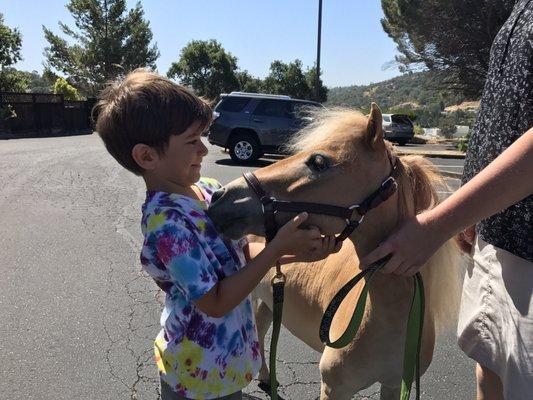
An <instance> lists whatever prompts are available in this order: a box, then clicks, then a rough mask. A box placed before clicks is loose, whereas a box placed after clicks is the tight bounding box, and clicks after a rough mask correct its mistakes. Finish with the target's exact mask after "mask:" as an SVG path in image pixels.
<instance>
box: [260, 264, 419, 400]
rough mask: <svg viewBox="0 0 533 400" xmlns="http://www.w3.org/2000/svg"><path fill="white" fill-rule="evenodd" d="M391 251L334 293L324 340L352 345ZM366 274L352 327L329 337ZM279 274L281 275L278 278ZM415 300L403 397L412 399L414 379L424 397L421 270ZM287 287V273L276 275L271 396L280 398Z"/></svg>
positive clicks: (322, 331)
mask: <svg viewBox="0 0 533 400" xmlns="http://www.w3.org/2000/svg"><path fill="white" fill-rule="evenodd" d="M390 257H391V256H390V255H389V256H387V257H385V258H383V259H381V260H379V261H377V262H376V263H374V264H372V265H371V266H370V267H369V268H368V269H366V270H364V271H361V272H360V273H359V274H357V275H356V276H355V277H354V278H352V279H351V280H350V281H348V283H346V284H345V285H344V286H343V287H342V288H341V289H340V290H339V292H338V293H337V294H336V295H335V296H334V297H333V299H332V300H331V302H330V304H329V305H328V307H327V308H326V312H325V313H324V316H323V317H322V321H321V323H320V333H319V334H320V340H321V341H322V343H324V344H325V345H326V346H329V347H332V348H335V349H340V348H342V347H345V346H346V345H348V344H349V343H350V342H351V341H352V340H353V339H354V337H355V335H356V334H357V331H358V330H359V326H360V325H361V321H362V320H363V315H364V312H365V306H366V299H367V297H368V290H369V288H370V284H371V282H372V278H373V277H374V274H375V273H376V272H377V271H379V270H380V269H381V268H383V266H384V265H385V264H386V263H387V261H388V260H389V259H390ZM364 277H366V278H367V279H366V282H365V285H364V286H363V289H362V291H361V294H360V295H359V299H358V300H357V305H356V307H355V310H354V313H353V315H352V318H351V320H350V323H349V324H348V327H347V328H346V330H345V331H344V333H343V334H342V335H341V336H340V337H339V338H338V339H337V340H335V341H334V342H332V341H331V340H330V338H329V331H330V328H331V322H332V321H333V317H334V316H335V313H336V312H337V310H338V308H339V307H340V305H341V304H342V302H343V300H344V298H345V297H346V296H347V295H348V293H349V292H350V291H351V290H352V289H353V287H354V286H355V285H356V284H357V283H358V282H359V281H360V280H361V279H363V278H364ZM275 278H278V279H275ZM413 286H414V293H413V300H412V302H411V308H410V310H409V319H408V322H407V332H406V338H405V351H404V358H403V373H402V384H401V394H400V400H409V396H410V394H411V386H412V384H413V380H415V386H416V399H417V400H418V399H420V346H421V340H422V328H423V326H424V307H425V299H424V284H423V281H422V276H421V275H420V273H417V274H416V275H415V276H414V277H413ZM284 288H285V277H284V276H283V274H281V273H280V275H279V276H278V275H276V276H275V277H274V278H273V279H272V292H273V310H272V312H273V327H272V339H271V341H270V358H269V367H270V397H271V399H272V400H278V390H277V389H278V383H277V380H276V349H277V344H278V339H279V333H280V328H281V320H282V316H283V295H284Z"/></svg>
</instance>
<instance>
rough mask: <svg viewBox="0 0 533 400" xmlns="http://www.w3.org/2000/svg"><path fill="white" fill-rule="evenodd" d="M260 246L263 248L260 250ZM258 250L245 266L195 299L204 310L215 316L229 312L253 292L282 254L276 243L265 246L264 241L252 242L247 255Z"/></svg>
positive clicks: (218, 316)
mask: <svg viewBox="0 0 533 400" xmlns="http://www.w3.org/2000/svg"><path fill="white" fill-rule="evenodd" d="M250 245H251V246H250ZM256 245H257V246H256ZM260 247H263V248H262V249H261V250H260ZM256 251H259V253H257V255H256V256H255V257H254V258H253V259H251V260H250V261H248V263H247V264H246V266H245V267H244V268H242V269H241V270H239V271H238V272H236V273H235V274H233V275H230V276H228V277H226V278H224V279H222V280H221V281H219V282H218V283H217V284H216V285H215V286H214V287H213V288H212V289H211V290H210V291H209V292H207V293H206V294H205V295H204V296H202V297H201V298H199V299H198V300H196V301H195V303H196V306H197V307H198V308H199V309H200V310H201V311H202V312H204V313H206V314H207V315H209V316H211V317H215V318H220V317H223V316H224V315H226V314H228V313H229V312H230V311H231V310H233V309H234V308H235V307H237V305H239V303H241V302H242V301H243V300H244V299H245V298H246V296H248V294H250V293H251V292H252V290H253V289H254V288H255V287H256V286H257V284H258V283H259V282H260V281H261V279H262V278H263V276H265V274H266V273H267V272H268V270H269V269H270V268H271V266H273V265H274V264H275V263H276V260H277V259H278V258H280V256H281V254H280V252H279V250H277V247H276V246H275V245H273V244H271V245H270V246H268V247H265V245H264V244H263V243H250V244H249V245H248V251H247V252H248V254H247V255H246V252H245V255H246V257H249V256H250V255H253V254H254V252H256Z"/></svg>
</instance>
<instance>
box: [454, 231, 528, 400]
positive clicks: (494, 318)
mask: <svg viewBox="0 0 533 400" xmlns="http://www.w3.org/2000/svg"><path fill="white" fill-rule="evenodd" d="M532 292H533V263H531V262H529V261H527V260H525V259H523V258H521V257H518V256H515V255H514V254H512V253H509V252H507V251H505V250H502V249H500V248H497V247H495V246H493V245H491V244H488V243H486V242H484V241H483V240H482V239H480V238H477V239H476V243H475V249H474V254H473V262H472V263H471V264H470V265H469V267H468V269H467V271H466V274H465V280H464V284H463V294H462V299H461V309H460V312H459V324H458V342H459V346H460V347H461V349H462V350H463V351H464V352H465V353H466V355H467V356H468V357H470V358H473V359H474V360H475V361H477V362H478V363H479V364H481V365H483V366H484V367H487V368H489V369H491V370H492V371H493V372H495V373H496V374H498V376H499V377H500V379H501V381H502V384H503V390H504V396H505V399H506V400H519V399H520V400H522V399H532V398H533V296H532Z"/></svg>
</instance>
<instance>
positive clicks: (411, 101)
mask: <svg viewBox="0 0 533 400" xmlns="http://www.w3.org/2000/svg"><path fill="white" fill-rule="evenodd" d="M465 100H470V99H467V98H465V96H463V95H462V94H458V93H451V92H449V91H444V90H439V89H436V83H435V80H434V78H433V77H432V74H431V72H416V73H408V74H405V75H401V76H398V77H396V78H392V79H389V80H386V81H383V82H378V83H372V84H370V85H364V86H346V87H334V88H330V89H329V93H328V101H327V103H326V105H329V106H346V107H357V108H368V107H369V105H370V102H371V101H375V102H376V103H378V105H379V106H380V107H381V108H382V109H385V110H387V109H391V108H408V109H417V108H420V107H426V108H427V107H430V106H431V105H434V104H436V103H437V104H440V103H441V102H442V104H440V105H443V106H444V107H448V106H452V105H455V104H459V103H462V102H463V101H465ZM444 107H443V108H444Z"/></svg>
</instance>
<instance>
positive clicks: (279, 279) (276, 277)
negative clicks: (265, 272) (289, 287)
mask: <svg viewBox="0 0 533 400" xmlns="http://www.w3.org/2000/svg"><path fill="white" fill-rule="evenodd" d="M276 282H283V283H285V274H284V273H282V272H279V273H278V272H276V273H275V274H274V276H273V277H272V278H270V283H271V284H274V283H276Z"/></svg>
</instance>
